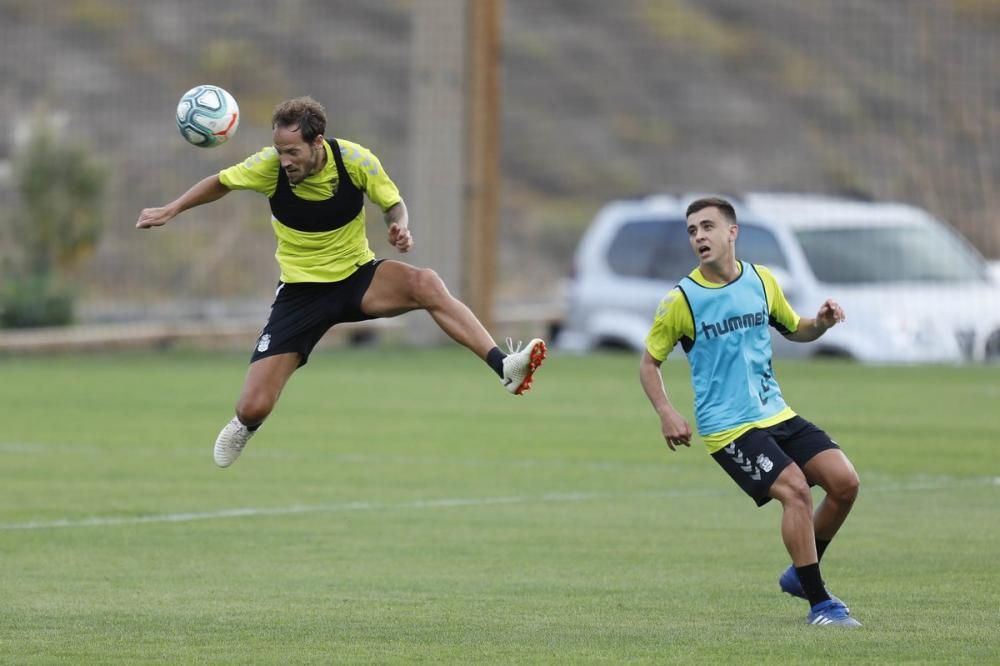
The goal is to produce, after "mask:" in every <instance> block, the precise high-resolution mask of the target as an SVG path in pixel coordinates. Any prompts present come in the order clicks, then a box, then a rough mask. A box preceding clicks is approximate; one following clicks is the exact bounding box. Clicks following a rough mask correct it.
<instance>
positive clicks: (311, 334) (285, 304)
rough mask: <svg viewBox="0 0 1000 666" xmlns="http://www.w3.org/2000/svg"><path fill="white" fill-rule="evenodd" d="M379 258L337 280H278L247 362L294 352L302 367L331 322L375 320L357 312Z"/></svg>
mask: <svg viewBox="0 0 1000 666" xmlns="http://www.w3.org/2000/svg"><path fill="white" fill-rule="evenodd" d="M380 261H381V260H373V261H370V262H368V263H367V264H364V265H362V266H359V267H358V270H356V271H354V272H353V273H352V274H351V275H349V276H348V277H346V278H344V279H343V280H341V281H340V282H289V283H284V282H279V283H278V290H277V292H275V296H274V303H273V304H272V305H271V316H270V317H268V320H267V324H265V325H264V329H263V330H262V331H261V332H260V337H258V338H257V345H256V347H254V351H253V354H252V355H251V357H250V362H251V363H253V362H254V361H258V360H260V359H262V358H265V357H267V356H275V355H276V354H287V353H289V352H297V353H298V354H299V355H300V356H301V358H300V360H299V367H302V366H303V365H305V364H306V362H307V361H308V360H309V354H310V353H312V350H313V348H314V347H315V346H316V343H318V342H319V340H320V338H322V337H323V335H324V334H325V333H326V332H327V331H329V330H330V328H331V327H332V326H334V325H335V324H340V323H343V322H349V321H365V320H366V319H375V317H371V316H369V315H366V314H365V313H364V312H362V311H361V299H362V298H364V295H365V292H366V291H368V287H369V285H371V283H372V278H373V277H375V269H376V268H378V265H379V263H380Z"/></svg>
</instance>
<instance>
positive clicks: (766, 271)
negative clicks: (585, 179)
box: [750, 264, 778, 285]
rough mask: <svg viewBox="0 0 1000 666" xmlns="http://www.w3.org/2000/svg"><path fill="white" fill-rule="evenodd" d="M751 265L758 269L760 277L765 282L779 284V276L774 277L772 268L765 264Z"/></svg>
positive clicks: (755, 269)
mask: <svg viewBox="0 0 1000 666" xmlns="http://www.w3.org/2000/svg"><path fill="white" fill-rule="evenodd" d="M750 266H752V267H753V270H754V271H756V273H757V275H759V276H760V279H761V280H763V281H764V282H765V283H770V284H773V285H777V284H778V280H777V278H775V277H774V273H772V272H771V269H770V268H768V267H767V266H765V265H764V264H750Z"/></svg>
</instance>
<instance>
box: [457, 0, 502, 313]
mask: <svg viewBox="0 0 1000 666" xmlns="http://www.w3.org/2000/svg"><path fill="white" fill-rule="evenodd" d="M467 22H468V23H467V24H468V31H467V33H466V34H467V36H468V43H467V45H466V53H467V57H466V63H467V69H466V91H467V92H466V106H465V108H466V142H467V150H466V160H467V167H466V170H465V173H466V188H465V232H466V233H465V243H464V245H465V255H464V256H465V262H464V266H463V270H462V273H463V275H464V278H465V279H464V281H463V284H462V294H463V295H464V297H465V299H466V304H467V305H468V306H469V308H470V309H471V310H472V311H473V312H474V313H476V316H478V317H479V319H480V321H482V322H483V325H484V326H486V328H487V330H490V331H492V329H493V324H494V318H493V308H494V293H495V289H494V285H495V283H496V272H497V271H496V265H497V251H498V248H497V241H496V237H497V213H498V207H499V204H500V196H499V193H500V76H501V64H502V63H501V57H502V53H501V34H502V30H503V0H470V2H469V4H468V16H467Z"/></svg>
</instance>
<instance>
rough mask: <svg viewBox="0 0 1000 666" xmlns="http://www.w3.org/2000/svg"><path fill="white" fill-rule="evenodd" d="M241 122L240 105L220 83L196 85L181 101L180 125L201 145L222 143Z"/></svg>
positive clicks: (179, 106) (188, 135) (188, 136)
mask: <svg viewBox="0 0 1000 666" xmlns="http://www.w3.org/2000/svg"><path fill="white" fill-rule="evenodd" d="M239 126H240V107H239V105H238V104H237V103H236V100H235V99H234V98H233V96H232V95H230V94H229V93H228V92H226V91H225V90H223V89H222V88H220V87H219V86H212V85H202V86H195V87H194V88H191V90H188V91H187V92H186V93H184V94H183V95H182V96H181V101H180V102H178V103H177V129H179V130H180V132H181V136H183V137H184V138H185V139H186V140H187V142H188V143H190V144H193V145H195V146H198V147H199V148H212V147H214V146H221V145H222V144H224V143H225V142H226V141H228V140H229V139H230V137H232V136H233V134H235V133H236V128H237V127H239Z"/></svg>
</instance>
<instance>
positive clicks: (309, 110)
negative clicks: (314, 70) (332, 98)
mask: <svg viewBox="0 0 1000 666" xmlns="http://www.w3.org/2000/svg"><path fill="white" fill-rule="evenodd" d="M278 127H288V128H298V129H299V131H301V132H302V139H303V140H304V141H305V142H306V143H312V142H313V139H315V138H316V137H317V136H319V135H320V134H326V109H324V108H323V105H322V104H320V103H319V102H317V101H316V100H314V99H313V98H312V97H309V96H308V95H306V96H305V97H295V98H293V99H289V100H285V101H284V102H282V103H281V104H279V105H278V106H276V107H274V114H273V115H272V116H271V129H275V128H278Z"/></svg>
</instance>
